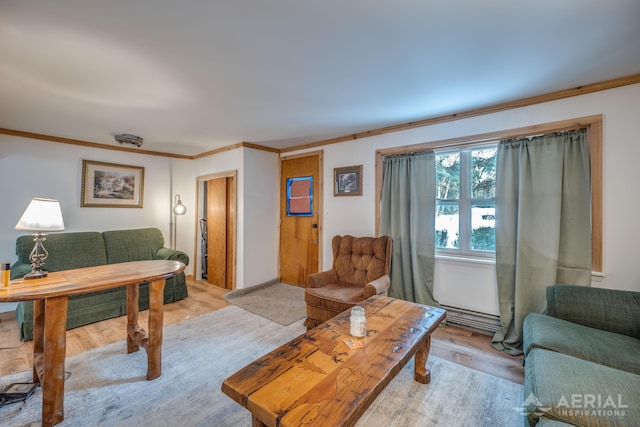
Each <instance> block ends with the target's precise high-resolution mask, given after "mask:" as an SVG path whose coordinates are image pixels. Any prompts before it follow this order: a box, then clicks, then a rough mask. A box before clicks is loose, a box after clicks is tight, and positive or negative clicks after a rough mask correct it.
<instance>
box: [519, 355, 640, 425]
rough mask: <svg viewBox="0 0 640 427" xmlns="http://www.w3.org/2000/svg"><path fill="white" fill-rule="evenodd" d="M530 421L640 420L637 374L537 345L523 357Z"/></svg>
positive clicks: (639, 378)
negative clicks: (541, 418)
mask: <svg viewBox="0 0 640 427" xmlns="http://www.w3.org/2000/svg"><path fill="white" fill-rule="evenodd" d="M524 396H525V402H526V403H528V404H530V405H529V407H528V408H527V420H528V421H529V425H531V426H535V425H536V423H537V422H538V419H539V418H540V417H544V418H546V419H548V420H554V421H561V422H565V423H569V424H573V425H578V426H638V425H640V375H636V374H632V373H630V372H625V371H621V370H618V369H613V368H610V367H608V366H603V365H600V364H597V363H593V362H589V361H586V360H582V359H578V358H576V357H573V356H568V355H566V354H561V353H557V352H555V351H549V350H544V349H539V348H534V349H532V350H531V351H530V352H529V354H528V355H527V357H526V359H525V389H524Z"/></svg>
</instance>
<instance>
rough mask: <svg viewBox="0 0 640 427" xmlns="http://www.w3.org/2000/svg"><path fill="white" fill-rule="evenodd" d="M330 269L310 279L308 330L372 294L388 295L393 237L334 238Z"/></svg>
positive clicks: (306, 322) (306, 295) (308, 281)
mask: <svg viewBox="0 0 640 427" xmlns="http://www.w3.org/2000/svg"><path fill="white" fill-rule="evenodd" d="M331 245H332V249H333V267H332V269H331V270H327V271H323V272H320V273H315V274H311V275H309V276H308V277H307V282H306V288H305V294H304V300H305V302H306V303H307V320H306V321H305V322H304V324H305V326H306V327H307V329H311V328H314V327H316V326H318V325H319V324H320V323H322V322H325V321H327V320H329V319H331V318H332V317H334V316H335V315H337V314H339V313H342V312H343V311H345V310H349V309H350V308H351V307H353V306H355V305H357V304H358V303H360V302H362V301H364V300H365V299H367V298H369V297H371V296H373V295H386V294H387V291H388V290H389V285H390V284H391V280H390V278H389V267H390V264H391V238H390V237H388V236H381V237H353V236H348V235H346V236H335V237H334V238H333V240H332V242H331Z"/></svg>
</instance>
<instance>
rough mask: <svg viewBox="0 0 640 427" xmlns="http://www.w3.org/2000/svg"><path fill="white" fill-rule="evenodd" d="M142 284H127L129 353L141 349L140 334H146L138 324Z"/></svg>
mask: <svg viewBox="0 0 640 427" xmlns="http://www.w3.org/2000/svg"><path fill="white" fill-rule="evenodd" d="M139 297H140V285H138V284H135V285H129V286H127V354H129V353H134V352H136V351H138V350H140V346H139V340H138V336H139V335H140V334H144V331H143V330H141V328H140V326H139V325H138V299H139Z"/></svg>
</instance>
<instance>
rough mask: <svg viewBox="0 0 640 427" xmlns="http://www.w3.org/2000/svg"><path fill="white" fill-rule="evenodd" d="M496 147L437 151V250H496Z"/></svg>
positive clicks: (468, 251)
mask: <svg viewBox="0 0 640 427" xmlns="http://www.w3.org/2000/svg"><path fill="white" fill-rule="evenodd" d="M496 153H497V146H496V145H495V144H493V145H491V146H487V145H484V146H481V147H472V148H466V149H458V150H448V151H443V152H439V153H437V154H436V179H437V181H436V183H437V184H436V185H437V188H436V230H435V231H436V242H435V243H436V249H439V250H442V252H448V251H450V252H455V253H462V252H465V253H470V254H474V255H479V254H484V255H492V254H493V253H494V252H495V189H496Z"/></svg>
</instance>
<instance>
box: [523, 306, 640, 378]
mask: <svg viewBox="0 0 640 427" xmlns="http://www.w3.org/2000/svg"><path fill="white" fill-rule="evenodd" d="M533 348H544V349H547V350H552V351H557V352H560V353H564V354H568V355H570V356H575V357H578V358H580V359H584V360H589V361H591V362H595V363H599V364H601V365H605V366H609V367H611V368H616V369H622V370H623V371H628V372H633V373H635V374H638V375H640V356H639V355H640V340H637V339H635V338H632V337H629V336H627V335H621V334H614V333H613V332H606V331H603V330H600V329H594V328H589V327H587V326H582V325H579V324H577V323H571V322H567V321H566V320H562V319H558V318H555V317H551V316H546V315H544V314H538V313H531V314H529V315H528V316H527V317H526V318H525V320H524V325H523V351H524V354H525V356H526V355H527V354H528V353H529V352H530V351H531V350H532V349H533Z"/></svg>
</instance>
